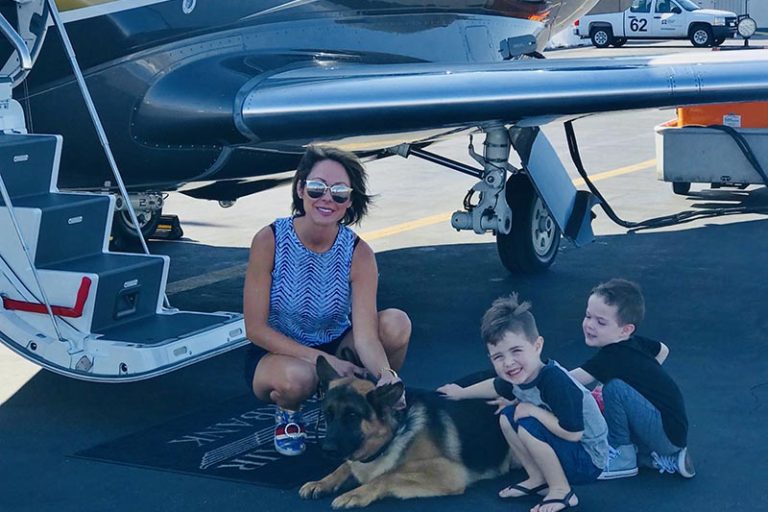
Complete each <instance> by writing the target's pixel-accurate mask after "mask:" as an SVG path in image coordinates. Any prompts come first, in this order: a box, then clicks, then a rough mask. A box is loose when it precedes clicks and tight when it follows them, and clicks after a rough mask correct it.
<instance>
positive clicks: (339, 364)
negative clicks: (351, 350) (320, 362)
mask: <svg viewBox="0 0 768 512" xmlns="http://www.w3.org/2000/svg"><path fill="white" fill-rule="evenodd" d="M323 357H325V359H326V360H327V361H328V362H329V363H330V364H331V366H333V369H334V370H336V373H338V374H339V376H341V377H352V376H356V377H361V378H364V377H365V375H366V373H367V372H366V369H365V368H361V367H359V366H357V365H356V364H354V363H350V362H349V361H345V360H343V359H339V358H338V357H336V356H332V355H330V354H329V355H324V356H323Z"/></svg>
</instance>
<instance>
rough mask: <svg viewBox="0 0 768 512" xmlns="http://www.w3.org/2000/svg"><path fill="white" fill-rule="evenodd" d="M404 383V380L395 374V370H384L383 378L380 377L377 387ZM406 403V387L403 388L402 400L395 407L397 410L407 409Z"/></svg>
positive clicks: (382, 372)
mask: <svg viewBox="0 0 768 512" xmlns="http://www.w3.org/2000/svg"><path fill="white" fill-rule="evenodd" d="M398 382H400V383H402V382H403V380H402V379H401V378H400V376H399V375H398V374H397V372H395V370H391V369H382V371H381V376H380V377H379V380H378V382H376V387H377V388H378V387H380V386H385V385H387V384H396V383H398ZM406 405H407V404H406V402H405V387H403V394H402V395H400V400H398V401H397V403H396V404H395V405H394V408H395V409H397V410H402V409H405V407H406Z"/></svg>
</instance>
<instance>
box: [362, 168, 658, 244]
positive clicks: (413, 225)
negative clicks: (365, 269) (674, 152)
mask: <svg viewBox="0 0 768 512" xmlns="http://www.w3.org/2000/svg"><path fill="white" fill-rule="evenodd" d="M654 165H656V159H655V158H651V159H650V160H646V161H645V162H640V163H637V164H634V165H627V166H626V167H619V168H618V169H613V170H612V171H605V172H601V173H598V174H595V175H594V176H590V178H589V179H590V180H591V181H593V182H594V181H600V180H605V179H608V178H613V177H615V176H621V175H622V174H629V173H632V172H637V171H643V170H645V169H648V168H650V167H653V166H654ZM573 184H574V185H575V186H577V187H578V186H580V185H584V179H583V178H576V179H574V180H573ZM452 214H453V212H445V213H438V214H437V215H430V216H429V217H424V218H422V219H417V220H412V221H409V222H403V223H402V224H397V225H394V226H390V227H388V228H384V229H377V230H374V231H368V232H366V233H361V234H360V238H362V239H363V240H366V241H371V240H378V239H380V238H386V237H388V236H392V235H397V234H400V233H405V232H406V231H413V230H414V229H418V228H423V227H426V226H432V225H434V224H440V223H441V222H446V221H448V220H450V219H451V215H452Z"/></svg>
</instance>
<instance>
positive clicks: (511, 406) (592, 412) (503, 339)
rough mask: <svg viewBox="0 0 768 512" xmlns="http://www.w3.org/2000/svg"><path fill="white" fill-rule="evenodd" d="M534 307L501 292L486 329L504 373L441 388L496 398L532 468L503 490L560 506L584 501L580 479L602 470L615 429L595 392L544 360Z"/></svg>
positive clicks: (505, 426) (519, 454)
mask: <svg viewBox="0 0 768 512" xmlns="http://www.w3.org/2000/svg"><path fill="white" fill-rule="evenodd" d="M529 308H530V304H529V303H527V302H524V303H522V304H520V303H518V300H517V295H516V294H513V295H512V296H510V297H503V298H500V299H497V300H496V301H495V302H494V303H493V305H492V306H491V308H490V309H489V310H488V311H487V312H486V313H485V315H484V316H483V322H482V326H481V335H482V338H483V341H484V342H485V344H486V348H487V350H488V356H489V357H490V359H491V362H492V363H493V368H494V370H495V371H496V375H497V377H496V378H491V379H487V380H484V381H482V382H479V383H477V384H473V385H471V386H468V387H466V388H462V387H460V386H458V385H456V384H446V385H445V386H442V387H440V388H438V391H439V392H441V393H443V394H444V395H445V396H446V397H447V398H450V399H453V400H461V399H468V398H485V399H495V403H496V404H498V405H499V410H500V412H501V415H500V418H499V422H500V425H501V430H502V432H503V433H504V437H505V438H506V439H507V442H508V443H509V445H510V447H511V448H512V452H513V453H514V455H515V457H516V458H517V459H518V460H519V461H520V463H521V464H522V466H523V468H524V469H525V470H526V472H527V473H528V479H526V480H524V481H522V482H519V483H517V484H514V485H511V486H509V487H507V488H505V489H503V490H502V491H501V492H500V493H499V496H501V497H502V498H522V497H526V496H532V495H534V496H535V495H536V494H541V495H546V496H545V498H544V500H542V501H541V502H540V503H539V504H538V505H537V506H535V507H534V508H533V509H532V511H533V512H560V511H561V510H566V509H570V508H572V507H575V506H576V505H578V502H579V500H578V498H577V497H576V495H575V494H574V492H573V490H572V489H571V485H572V484H583V483H590V482H594V481H595V480H596V479H597V477H598V475H600V472H601V471H602V469H603V467H604V466H605V462H606V459H607V452H608V442H607V430H608V428H607V426H606V424H605V419H604V418H603V417H602V415H601V414H600V410H599V409H598V407H597V402H595V400H594V399H593V398H592V395H590V393H589V391H587V389H586V388H584V386H582V385H581V384H579V383H578V382H576V380H575V379H574V378H573V377H571V376H570V375H569V374H568V372H567V371H566V370H564V369H563V368H562V367H561V366H560V365H559V364H557V363H556V362H555V361H552V360H548V361H542V360H541V350H542V347H543V345H544V338H542V337H541V336H539V332H538V329H537V328H536V321H535V319H534V318H533V315H532V314H531V312H530V311H528V310H529Z"/></svg>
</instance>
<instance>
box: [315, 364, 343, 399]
mask: <svg viewBox="0 0 768 512" xmlns="http://www.w3.org/2000/svg"><path fill="white" fill-rule="evenodd" d="M315 364H316V366H315V371H316V372H317V378H318V380H319V381H320V382H319V384H318V386H319V387H320V392H321V393H325V392H326V391H328V385H329V384H330V383H331V381H332V380H335V379H338V378H340V377H341V375H339V374H338V373H337V372H336V370H334V369H333V366H331V363H329V362H328V360H327V359H326V358H325V357H323V356H318V358H317V362H316V363H315Z"/></svg>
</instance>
